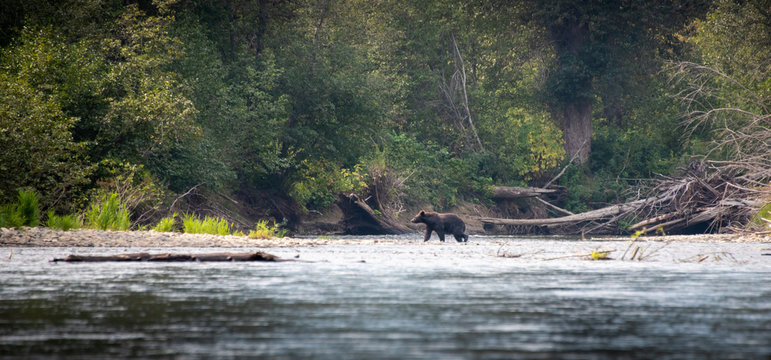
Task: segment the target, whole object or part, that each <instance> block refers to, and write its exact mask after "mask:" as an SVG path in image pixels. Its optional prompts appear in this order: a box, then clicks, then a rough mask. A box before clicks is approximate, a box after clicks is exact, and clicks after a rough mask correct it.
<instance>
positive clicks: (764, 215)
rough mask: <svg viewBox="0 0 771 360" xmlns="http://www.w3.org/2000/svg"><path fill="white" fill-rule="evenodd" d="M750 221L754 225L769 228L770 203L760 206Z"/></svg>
mask: <svg viewBox="0 0 771 360" xmlns="http://www.w3.org/2000/svg"><path fill="white" fill-rule="evenodd" d="M750 222H751V223H752V224H753V225H755V226H758V227H761V228H766V229H771V203H768V204H766V205H765V206H763V207H762V208H760V210H758V213H757V214H755V216H754V217H752V220H751V221H750Z"/></svg>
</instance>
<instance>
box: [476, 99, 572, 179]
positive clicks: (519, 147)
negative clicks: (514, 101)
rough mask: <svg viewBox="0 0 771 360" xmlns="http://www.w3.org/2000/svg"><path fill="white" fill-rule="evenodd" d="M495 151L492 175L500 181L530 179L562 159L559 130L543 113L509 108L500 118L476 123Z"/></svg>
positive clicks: (555, 165)
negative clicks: (479, 124)
mask: <svg viewBox="0 0 771 360" xmlns="http://www.w3.org/2000/svg"><path fill="white" fill-rule="evenodd" d="M480 128H481V131H482V132H483V134H484V136H485V137H486V138H488V139H489V140H488V141H487V143H489V144H490V145H491V146H492V147H493V148H495V149H496V152H495V162H494V164H491V165H492V168H493V169H495V170H493V171H494V172H493V175H494V176H495V177H496V178H497V179H499V181H501V182H511V181H515V180H520V179H523V180H526V181H528V180H533V179H538V178H540V177H541V176H543V175H544V174H545V173H546V172H547V171H550V170H552V169H554V168H555V167H557V166H558V165H559V164H560V163H561V162H562V160H563V159H564V156H565V155H564V154H565V151H564V149H563V147H562V143H563V141H562V131H560V130H559V129H557V128H556V126H554V124H553V123H552V122H550V121H549V120H548V115H547V114H545V113H538V114H532V113H531V112H528V111H525V110H524V109H521V108H510V109H508V110H507V111H506V113H505V115H504V116H503V118H502V119H499V120H498V121H493V122H489V123H485V124H483V125H481V126H480Z"/></svg>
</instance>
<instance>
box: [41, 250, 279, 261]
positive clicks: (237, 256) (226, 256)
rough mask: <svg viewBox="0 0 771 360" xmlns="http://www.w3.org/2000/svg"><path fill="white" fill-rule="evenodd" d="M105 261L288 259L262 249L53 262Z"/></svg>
mask: <svg viewBox="0 0 771 360" xmlns="http://www.w3.org/2000/svg"><path fill="white" fill-rule="evenodd" d="M60 261H61V262H105V261H163V262H175V261H286V260H282V259H280V258H279V257H277V256H275V255H271V254H268V253H266V252H262V251H253V252H248V253H230V252H222V253H204V254H171V253H167V254H150V253H131V254H116V255H69V256H67V257H65V258H61V259H58V258H54V259H53V260H51V262H60Z"/></svg>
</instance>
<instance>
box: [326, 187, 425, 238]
mask: <svg viewBox="0 0 771 360" xmlns="http://www.w3.org/2000/svg"><path fill="white" fill-rule="evenodd" d="M337 206H338V207H340V210H342V211H343V221H342V224H343V228H344V232H345V234H347V235H400V234H408V233H412V232H414V231H412V230H410V229H409V228H407V227H405V226H404V225H402V224H399V223H398V222H397V221H396V219H394V218H392V217H391V216H390V215H388V214H385V213H383V212H380V211H378V212H377V213H375V210H373V209H372V208H371V207H370V206H369V205H367V203H366V202H364V200H362V199H360V198H359V197H358V196H356V194H350V195H345V194H340V195H339V196H338V197H337Z"/></svg>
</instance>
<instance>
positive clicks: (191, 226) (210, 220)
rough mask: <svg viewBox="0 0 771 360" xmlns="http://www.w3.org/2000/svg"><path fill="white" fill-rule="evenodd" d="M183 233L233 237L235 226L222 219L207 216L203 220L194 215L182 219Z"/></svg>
mask: <svg viewBox="0 0 771 360" xmlns="http://www.w3.org/2000/svg"><path fill="white" fill-rule="evenodd" d="M182 231H183V232H185V233H188V234H211V235H231V234H233V225H232V224H231V223H229V222H228V221H227V220H225V219H222V218H215V217H209V216H206V217H204V218H203V219H200V218H198V217H197V216H195V215H193V214H185V215H184V216H183V218H182Z"/></svg>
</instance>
